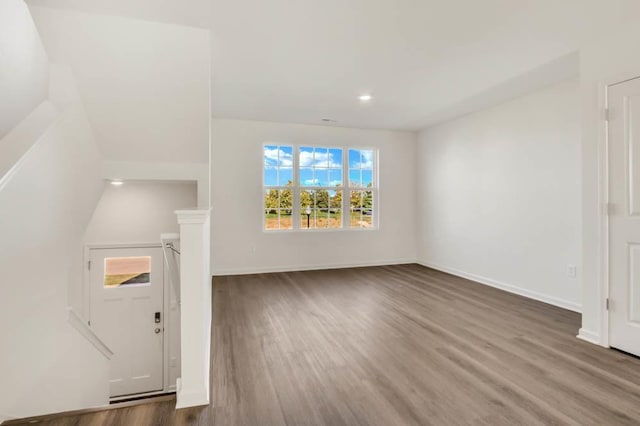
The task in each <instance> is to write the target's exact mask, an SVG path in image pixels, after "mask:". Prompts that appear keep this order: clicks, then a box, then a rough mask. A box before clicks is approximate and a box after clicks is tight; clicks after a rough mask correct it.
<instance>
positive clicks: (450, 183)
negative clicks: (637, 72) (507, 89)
mask: <svg viewBox="0 0 640 426" xmlns="http://www.w3.org/2000/svg"><path fill="white" fill-rule="evenodd" d="M579 109H580V107H579V90H578V82H577V80H568V81H566V82H562V83H560V84H557V85H554V86H551V87H549V88H546V89H543V90H540V91H538V92H535V93H533V94H530V95H528V96H524V97H521V98H518V99H515V100H513V101H510V102H508V103H505V104H502V105H499V106H497V107H494V108H490V109H487V110H483V111H480V112H477V113H474V114H471V115H469V116H465V117H462V118H459V119H456V120H453V121H451V122H447V123H444V124H441V125H439V126H436V127H433V128H430V129H427V130H425V131H423V132H421V134H420V137H419V143H418V155H417V167H418V199H419V202H420V206H419V208H418V230H419V238H418V258H419V260H420V261H421V262H422V263H424V264H426V265H429V266H432V267H435V268H438V269H442V270H446V271H449V272H452V273H454V274H458V275H463V276H466V277H468V278H471V279H474V280H477V281H481V282H485V283H487V284H491V285H494V286H498V287H502V288H505V289H507V290H510V291H514V292H517V293H520V294H524V295H527V296H529V297H533V298H537V299H540V300H544V301H547V302H549V303H553V304H556V305H559V306H564V307H566V308H569V309H573V310H579V309H580V299H581V298H580V281H579V279H572V278H568V277H567V265H569V264H573V265H576V266H577V268H578V271H579V270H580V257H581V256H580V199H581V197H580V113H579ZM578 278H579V277H578Z"/></svg>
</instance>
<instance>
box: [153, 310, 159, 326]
mask: <svg viewBox="0 0 640 426" xmlns="http://www.w3.org/2000/svg"><path fill="white" fill-rule="evenodd" d="M154 318H155V321H156V324H160V312H156V313H155V316H154Z"/></svg>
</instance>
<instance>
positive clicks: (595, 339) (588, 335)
mask: <svg viewBox="0 0 640 426" xmlns="http://www.w3.org/2000/svg"><path fill="white" fill-rule="evenodd" d="M576 337H577V338H578V339H580V340H584V341H585V342H589V343H593V344H594V345H598V346H602V345H600V336H599V335H598V333H594V332H593V331H589V330H586V329H584V328H581V329H580V331H578V335H577V336H576Z"/></svg>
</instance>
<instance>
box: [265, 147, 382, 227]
mask: <svg viewBox="0 0 640 426" xmlns="http://www.w3.org/2000/svg"><path fill="white" fill-rule="evenodd" d="M267 146H277V147H291V149H292V155H293V166H292V167H293V186H292V187H283V186H266V185H265V183H266V182H265V180H264V175H265V167H266V166H265V161H264V149H265V147H267ZM300 148H313V149H315V148H326V149H341V150H342V184H343V186H342V187H341V189H340V190H341V191H342V206H341V211H342V227H341V228H302V227H301V226H300V225H301V221H300V219H301V208H300V195H301V192H302V191H313V190H324V191H327V190H329V191H330V190H335V189H334V188H331V187H326V186H302V185H301V182H300V167H299V162H300ZM350 149H351V150H358V151H371V152H373V169H372V175H373V176H372V180H371V181H372V182H373V186H372V187H371V188H352V187H350V186H349V170H350V168H349V150H350ZM261 156H262V160H261V161H262V208H261V211H262V217H261V220H262V232H264V233H267V234H281V233H287V232H296V233H298V232H301V233H309V232H311V233H313V232H345V231H346V232H349V231H356V232H361V231H365V232H368V231H377V230H378V229H379V226H380V213H379V212H380V209H379V207H378V206H379V205H380V194H379V182H380V172H379V170H380V165H379V153H378V149H377V148H373V147H369V146H341V145H323V144H288V143H284V142H265V143H263V144H262V153H261ZM272 189H274V190H286V189H291V190H292V191H293V194H292V195H293V200H292V202H293V206H292V207H293V208H292V213H291V215H292V229H267V228H266V227H265V213H264V211H265V208H264V205H265V201H266V192H267V190H272ZM363 190H364V191H371V193H372V197H373V206H372V208H371V211H372V215H373V218H372V220H371V226H369V227H351V192H352V191H363ZM279 222H280V220H279V216H278V223H279Z"/></svg>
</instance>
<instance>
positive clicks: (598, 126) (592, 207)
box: [580, 21, 640, 346]
mask: <svg viewBox="0 0 640 426" xmlns="http://www.w3.org/2000/svg"><path fill="white" fill-rule="evenodd" d="M638 49H640V21H637V22H635V23H634V24H625V25H622V26H620V27H619V29H618V30H617V31H614V32H611V33H610V34H609V35H608V36H607V37H605V38H602V39H600V40H598V41H596V42H594V43H591V44H590V45H588V46H585V47H584V48H583V49H582V50H581V51H580V83H581V94H582V180H583V186H582V197H583V199H582V209H583V210H582V211H583V217H582V221H583V228H582V240H583V253H582V255H583V259H584V282H583V292H582V304H583V311H582V329H581V330H580V334H581V337H583V338H585V339H586V340H590V341H592V342H594V343H599V344H602V345H605V346H607V345H608V332H607V328H608V326H607V321H606V320H607V318H606V315H605V312H606V311H605V309H604V306H605V298H606V297H607V296H606V294H607V290H606V288H605V283H606V279H605V278H606V274H607V271H606V269H605V267H604V264H605V263H604V262H606V251H605V250H606V244H607V241H606V235H605V232H604V231H605V229H606V222H605V220H606V217H605V216H604V212H605V210H604V205H605V203H606V202H607V198H606V148H605V146H606V137H605V136H606V134H605V126H604V124H605V123H604V114H603V111H604V108H605V107H606V103H605V96H606V85H609V84H614V83H618V82H621V81H625V80H628V79H631V78H638V77H640V57H638V55H636V54H635V52H637V51H638Z"/></svg>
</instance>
